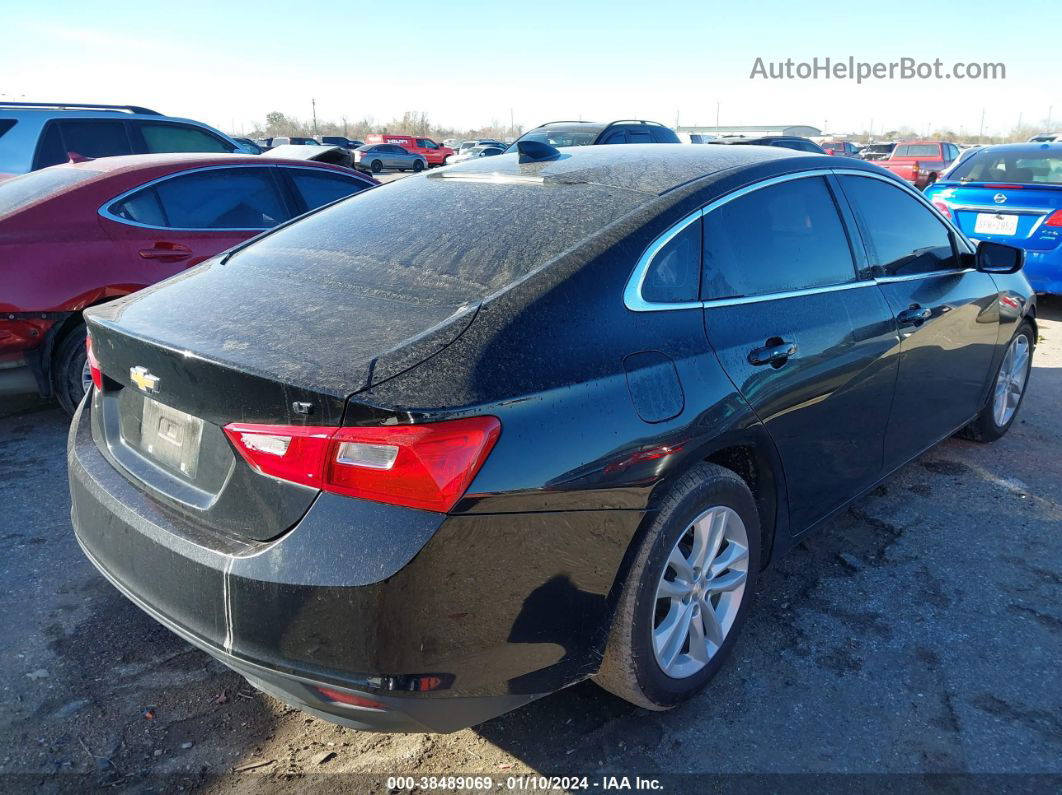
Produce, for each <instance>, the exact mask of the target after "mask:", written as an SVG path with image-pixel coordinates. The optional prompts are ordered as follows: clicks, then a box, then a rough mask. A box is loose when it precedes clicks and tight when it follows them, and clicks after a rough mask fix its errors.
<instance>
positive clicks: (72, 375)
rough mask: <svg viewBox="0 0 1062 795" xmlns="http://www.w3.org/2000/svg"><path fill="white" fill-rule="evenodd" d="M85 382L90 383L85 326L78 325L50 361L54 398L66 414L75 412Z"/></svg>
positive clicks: (83, 390) (60, 344)
mask: <svg viewBox="0 0 1062 795" xmlns="http://www.w3.org/2000/svg"><path fill="white" fill-rule="evenodd" d="M86 379H87V380H86ZM86 382H87V383H89V384H91V383H92V381H91V376H88V355H87V354H86V352H85V326H84V324H81V323H79V324H78V325H77V326H75V327H74V328H73V329H71V330H70V331H69V332H68V333H67V335H66V336H65V337H63V339H62V341H60V343H59V345H58V347H57V348H56V350H55V356H54V358H53V359H52V386H53V388H54V390H55V398H56V400H58V401H59V405H60V406H62V407H63V411H65V412H66V413H67V414H70V415H73V413H74V412H75V411H77V407H78V404H79V403H81V399H82V398H83V397H85V392H86V391H87V390H86V388H85V384H86Z"/></svg>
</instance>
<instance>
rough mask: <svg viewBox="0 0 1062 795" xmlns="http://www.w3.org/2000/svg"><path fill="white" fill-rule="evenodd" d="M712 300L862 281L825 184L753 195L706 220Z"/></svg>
mask: <svg viewBox="0 0 1062 795" xmlns="http://www.w3.org/2000/svg"><path fill="white" fill-rule="evenodd" d="M703 235H704V260H703V265H704V274H703V276H702V280H701V285H702V288H701V294H702V295H703V296H704V298H705V300H713V299H719V298H738V297H743V296H752V295H763V294H766V293H780V292H788V291H791V290H802V289H806V288H812V287H826V286H831V285H836V284H844V283H847V282H851V281H854V280H855V264H854V262H853V259H852V251H851V247H850V246H849V243H848V236H847V234H846V233H845V230H844V226H843V225H842V223H841V218H840V216H839V215H838V212H837V205H836V204H835V202H834V200H833V195H832V194H831V193H830V189H829V187H828V186H827V184H826V181H825V180H824V179H823V178H822V177H805V178H802V179H794V180H790V181H788V182H782V183H779V184H777V185H770V186H768V187H765V188H760V189H759V190H754V191H752V192H751V193H747V194H745V195H744V196H740V197H738V198H736V199H734V200H732V201H729V202H727V203H726V204H724V205H722V206H721V207H717V208H716V209H714V210H712V211H711V212H709V213H708V214H706V215H705V216H704V232H703Z"/></svg>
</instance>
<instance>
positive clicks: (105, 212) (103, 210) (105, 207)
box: [96, 155, 372, 232]
mask: <svg viewBox="0 0 1062 795" xmlns="http://www.w3.org/2000/svg"><path fill="white" fill-rule="evenodd" d="M247 157H249V158H257V157H260V155H247ZM230 168H295V169H305V170H309V171H312V172H314V173H319V172H321V171H331V169H320V168H316V167H314V166H299V165H295V164H293V163H268V162H261V161H259V162H257V163H256V162H250V163H229V164H226V165H223V166H202V167H201V168H190V169H188V170H186V171H174V172H173V173H171V174H164V175H163V176H161V177H156V178H155V179H153V180H150V181H148V182H145V183H143V184H142V185H137V186H136V187H135V188H131V189H129V190H127V191H125V193H121V194H119V195H117V196H115V197H114V198H113V199H108V200H107V201H105V202H104V203H103V204H102V205H100V208H99V210H97V211H96V212H97V213H98V214H99V215H100V217H102V218H106V219H107V220H108V221H114V222H115V223H118V224H125V225H126V226H134V227H136V228H138V229H154V230H157V231H160V232H265V231H266V230H269V229H276V227H278V226H280V225H281V224H285V223H287V222H288V221H291V220H293V219H292V218H286V219H284V220H283V221H278V222H277V223H276V224H275V225H274V226H226V227H218V226H208V227H188V226H155V225H154V224H142V223H140V222H139V221H130V220H129V219H128V218H121V217H120V216H117V215H115V214H114V213H112V212H111V211H110V208H111V207H112V206H114V205H115V204H117V203H118V202H120V201H124V200H125V199H127V198H129V197H130V196H132V195H133V194H134V193H139V192H140V191H142V190H145V189H146V188H151V187H154V186H155V185H157V184H159V183H160V182H165V181H166V180H169V179H175V178H177V177H183V176H185V175H187V174H198V173H200V172H203V171H218V170H221V169H230ZM332 173H334V174H336V175H337V176H339V177H341V178H347V179H352V180H355V181H358V182H365V187H366V188H371V187H372V183H371V182H367V181H366V180H363V179H361V178H360V177H351V176H350V175H348V174H343V173H340V172H338V171H335V172H332ZM281 198H282V199H283V196H282V197H281ZM308 212H312V211H308ZM296 217H298V216H296Z"/></svg>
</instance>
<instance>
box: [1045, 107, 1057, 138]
mask: <svg viewBox="0 0 1062 795" xmlns="http://www.w3.org/2000/svg"><path fill="white" fill-rule="evenodd" d="M1054 115H1055V106H1054V105H1052V106H1051V107H1049V108H1048V109H1047V132H1051V121H1052V119H1053V118H1054Z"/></svg>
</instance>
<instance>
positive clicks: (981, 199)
mask: <svg viewBox="0 0 1062 795" xmlns="http://www.w3.org/2000/svg"><path fill="white" fill-rule="evenodd" d="M925 195H926V198H928V199H929V200H930V201H932V202H933V204H934V205H935V206H936V207H937V209H939V210H940V211H941V212H942V213H944V215H946V216H947V217H948V218H950V219H952V221H954V222H955V224H956V225H957V226H958V227H959V228H960V229H961V230H962V231H963V232H964V233H965V234H966V236H967V237H968V238H970V239H971V240H972V241H974V242H975V243H976V242H977V241H979V240H988V241H991V242H994V243H1006V244H1007V245H1011V246H1019V247H1021V248H1023V249H1025V252H1026V255H1025V275H1026V277H1027V278H1028V279H1029V282H1030V283H1031V284H1032V286H1033V289H1034V290H1036V292H1038V293H1052V294H1054V295H1062V144H1056V143H1024V144H1001V145H999V146H986V147H984V148H983V149H979V150H978V151H977V152H975V153H974V154H972V155H970V156H969V157H968V158H966V159H965V160H964V161H963V162H961V163H960V164H959V165H958V166H957V167H956V168H954V169H952V170H951V171H950V172H949V173H948V174H947V175H946V176H945V177H944V178H943V179H941V180H940V181H938V182H936V183H935V184H933V185H930V186H929V187H928V188H926V190H925Z"/></svg>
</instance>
